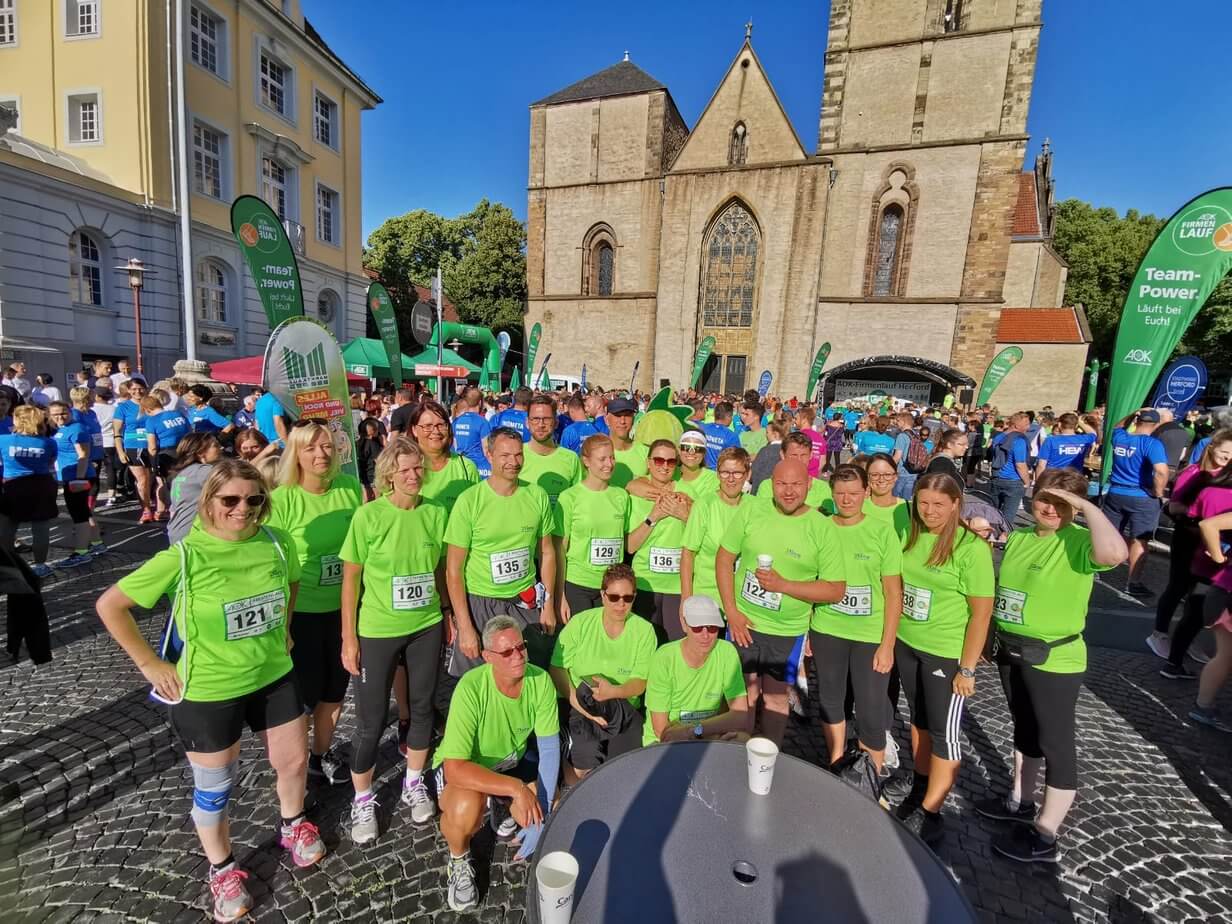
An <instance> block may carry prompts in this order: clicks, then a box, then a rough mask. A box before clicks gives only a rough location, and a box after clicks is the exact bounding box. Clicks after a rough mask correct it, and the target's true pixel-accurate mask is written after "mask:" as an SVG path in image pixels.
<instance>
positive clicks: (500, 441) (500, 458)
mask: <svg viewBox="0 0 1232 924" xmlns="http://www.w3.org/2000/svg"><path fill="white" fill-rule="evenodd" d="M522 447H523V443H522V437H521V435H520V434H519V433H518V432H517V431H516V430H514V429H512V428H511V427H498V428H497V429H495V430H493V431H492V432H491V433H490V434H489V435H488V457H489V458H490V459H491V461H492V474H491V476H490V477H489V478H488V480H487V481H482V482H480V483H479V484H477V485H475V486H474V487H471V488H467V489H466V490H465V491H463V492H462V494H461V496H460V497H459V498H458V500H457V503H455V504H454V508H453V512H452V513H451V514H450V516H449V525H448V526H446V527H445V542H446V544H447V545H448V552H447V554H446V564H445V581H446V583H447V584H448V586H449V599H450V602H452V603H453V608H454V611H453V612H454V622H455V624H456V632H455V633H454V641H453V649H452V652H451V656H450V661H449V672H450V673H451V674H452V675H453V676H455V677H460V676H462V674H463V673H465V672H466V671H467V670H469V669H470V668H472V667H475V666H476V665H478V664H479V663H480V658H479V628H480V627H481V626H483V625H485V624H486V623H487V621H488V620H489V619H491V618H492V617H493V616H501V615H505V616H512V617H513V618H514V619H515V620H517V623H518V625H520V626H523V627H529V626H533V625H537V626H538V627H539V628H538V629H536V633H538V632H539V630H541V631H542V633H543V634H544V635H547V636H550V635H551V634H552V632H553V631H554V630H555V628H556V602H555V601H554V600H553V599H552V595H551V589H552V588H554V587H555V586H556V545H555V542H554V541H553V534H554V532H555V530H556V521H555V518H554V517H553V514H552V507H551V504H550V503H548V496H547V494H545V493H544V491H543V489H542V488H539V487H538V486H536V485H532V484H525V483H520V482H519V480H518V478H519V475H520V474H521V472H522V465H523V454H522ZM536 550H537V551H538V555H539V574H538V578H539V579H538V582H536V580H535V577H536V575H535V553H536ZM540 585H541V586H542V587H543V588H547V590H546V591H541V590H540ZM534 644H535V653H536V655H537V656H538V657H540V659H541V660H542V661H543V663H544V666H546V664H547V659H548V657H549V656H550V655H551V639H550V638H548V639H546V640H543V639H542V636H540V637H539V638H536V639H534Z"/></svg>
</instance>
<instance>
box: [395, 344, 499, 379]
mask: <svg viewBox="0 0 1232 924" xmlns="http://www.w3.org/2000/svg"><path fill="white" fill-rule="evenodd" d="M403 362H404V363H406V364H407V365H404V366H403V367H402V368H403V369H404V370H405V374H406V377H407V378H408V379H417V378H422V376H418V375H415V365H416V363H418V364H421V365H428V366H435V365H436V347H434V346H427V347H424V350H423V352H422V353H416V354H415V355H414V356H412V357H411V358H410V359H408V360H403ZM441 365H442V366H462V367H463V368H465V369H466V377H467V378H468V379H471V380H473V381H478V380H479V373H480V371H481V370H480V368H479V367H478V366H476V365H475V364H474V363H471V362H467V361H466V360H465V359H463V358H462V357H461V356H459V355H458V354H457V353H455V352H454V351H453V350H451V349H449V347H443V348H442V349H441ZM430 378H436V376H430Z"/></svg>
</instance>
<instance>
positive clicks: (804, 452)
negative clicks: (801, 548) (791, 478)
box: [757, 430, 834, 517]
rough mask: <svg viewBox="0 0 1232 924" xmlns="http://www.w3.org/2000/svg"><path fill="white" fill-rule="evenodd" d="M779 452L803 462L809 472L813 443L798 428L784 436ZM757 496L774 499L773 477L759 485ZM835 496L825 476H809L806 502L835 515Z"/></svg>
mask: <svg viewBox="0 0 1232 924" xmlns="http://www.w3.org/2000/svg"><path fill="white" fill-rule="evenodd" d="M779 454H780V455H781V456H782V458H784V459H786V460H790V461H794V462H799V463H801V464H802V465H803V466H804V470H805V472H806V473H807V472H808V464H809V460H810V459H811V458H812V457H813V443H812V441H811V440H810V439H809V438H808V437H807V436H805V435H804V434H803V433H801V432H800V431H798V430H797V431H795V432H793V433H788V434H787V435H786V436H785V437H783V442H782V443H780V444H779ZM757 497H758V499H759V500H762V499H764V500H766V501H772V500H773V499H774V479H773V478H767V479H765V480H764V481H763V482H762V483H761V484H759V485H758V486H757ZM833 497H834V495H833V493H832V492H831V490H830V483H829V482H828V481H826V480H825V479H824V478H809V480H808V491H807V493H806V494H805V495H804V503H805V504H806V505H807V506H809V507H813V508H814V509H816V510H820V511H821V512H822V513H824V514H825V515H826V516H828V517H829V516H834V500H833Z"/></svg>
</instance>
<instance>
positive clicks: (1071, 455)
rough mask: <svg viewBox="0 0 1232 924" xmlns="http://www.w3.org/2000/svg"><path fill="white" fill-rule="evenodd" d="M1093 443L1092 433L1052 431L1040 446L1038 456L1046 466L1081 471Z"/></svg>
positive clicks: (1093, 436) (1093, 435)
mask: <svg viewBox="0 0 1232 924" xmlns="http://www.w3.org/2000/svg"><path fill="white" fill-rule="evenodd" d="M1094 445H1095V434H1094V433H1054V434H1052V436H1050V437H1048V438H1047V439H1045V440H1044V445H1042V446H1040V453H1039V457H1040V460H1041V461H1042V462H1044V463H1046V464H1047V467H1048V468H1074V469H1077V470H1078V471H1082V465H1083V463H1084V462H1085V461H1086V458H1087V455H1088V454H1089V453H1090V452H1091V447H1092V446H1094Z"/></svg>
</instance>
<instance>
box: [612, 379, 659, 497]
mask: <svg viewBox="0 0 1232 924" xmlns="http://www.w3.org/2000/svg"><path fill="white" fill-rule="evenodd" d="M636 413H637V402H635V401H633V400H632V399H631V398H616V399H614V400H612V401H610V402H609V403H608V406H607V416H606V418H605V420H606V421H607V429H608V433H609V434H610V435H611V437H612V448H613V449H615V451H616V468H615V469H614V470H613V471H612V484H613V485H615V486H616V487H618V488H623V487H625V486H626V485H627V484H628V483H629V482H630V481H632V480H633V479H634V478H637V477H639V476H641V475H645V474H646V472H647V470H648V468H649V465H648V463H647V462H646V457H647V456H648V455H650V452H649V450H648V449H647V448H646V447H645V446H643V445H641V444H640V443H635V442H633V440H632V439H631V438H630V436H629V434H630V433H632V432H633V415H634V414H636Z"/></svg>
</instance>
